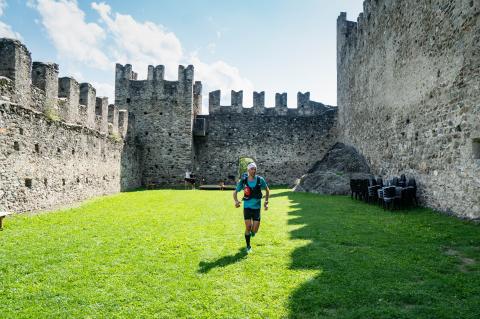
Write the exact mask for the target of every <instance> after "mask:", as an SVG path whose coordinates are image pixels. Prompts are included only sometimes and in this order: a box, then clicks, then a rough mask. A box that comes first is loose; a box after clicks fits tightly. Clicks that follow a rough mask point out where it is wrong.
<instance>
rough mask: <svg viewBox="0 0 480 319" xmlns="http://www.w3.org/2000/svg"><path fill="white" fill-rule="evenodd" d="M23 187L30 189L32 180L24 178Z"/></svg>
mask: <svg viewBox="0 0 480 319" xmlns="http://www.w3.org/2000/svg"><path fill="white" fill-rule="evenodd" d="M25 187H28V188H32V179H31V178H25Z"/></svg>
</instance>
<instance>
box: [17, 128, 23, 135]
mask: <svg viewBox="0 0 480 319" xmlns="http://www.w3.org/2000/svg"><path fill="white" fill-rule="evenodd" d="M18 132H19V133H20V135H23V128H21V127H20V128H19V129H18Z"/></svg>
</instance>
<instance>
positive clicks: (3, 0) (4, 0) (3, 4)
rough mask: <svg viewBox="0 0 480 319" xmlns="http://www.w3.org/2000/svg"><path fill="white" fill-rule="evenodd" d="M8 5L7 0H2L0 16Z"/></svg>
mask: <svg viewBox="0 0 480 319" xmlns="http://www.w3.org/2000/svg"><path fill="white" fill-rule="evenodd" d="M6 6H7V0H0V16H2V15H3V10H5V7H6Z"/></svg>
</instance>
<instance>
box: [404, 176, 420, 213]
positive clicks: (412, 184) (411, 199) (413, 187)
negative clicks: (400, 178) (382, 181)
mask: <svg viewBox="0 0 480 319" xmlns="http://www.w3.org/2000/svg"><path fill="white" fill-rule="evenodd" d="M405 190H406V195H405V203H406V204H409V205H414V206H417V205H418V200H417V182H416V181H415V178H409V179H408V182H407V187H405Z"/></svg>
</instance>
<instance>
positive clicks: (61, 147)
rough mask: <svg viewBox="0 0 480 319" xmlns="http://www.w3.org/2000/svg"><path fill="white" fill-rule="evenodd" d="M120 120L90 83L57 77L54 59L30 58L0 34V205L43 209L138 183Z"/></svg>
mask: <svg viewBox="0 0 480 319" xmlns="http://www.w3.org/2000/svg"><path fill="white" fill-rule="evenodd" d="M127 126H128V114H127V112H126V111H124V110H122V111H119V110H118V108H117V107H116V106H114V105H110V107H109V105H108V99H107V98H98V97H96V92H95V89H94V88H93V87H92V86H91V85H90V84H88V83H81V84H79V83H78V82H77V81H75V79H73V78H60V79H59V78H58V66H57V65H56V64H53V63H41V62H33V64H32V62H31V58H30V52H29V51H28V50H27V48H26V47H25V46H24V45H23V44H21V43H20V42H19V41H16V40H11V39H0V210H7V211H16V212H22V211H36V210H41V209H49V208H53V207H57V206H61V205H69V204H72V203H75V202H77V201H79V200H83V199H87V198H91V197H94V196H99V195H103V194H111V193H115V192H118V191H120V189H121V187H122V188H123V189H129V188H134V187H138V186H139V184H138V185H137V179H136V177H135V176H134V175H133V174H135V172H136V171H135V169H133V168H134V167H136V166H137V164H136V163H135V162H134V161H130V162H121V155H122V152H124V140H123V138H124V137H126V134H127ZM130 134H134V133H133V132H130ZM125 141H131V139H125ZM129 147H130V148H134V146H132V145H129ZM134 159H135V158H134V157H132V160H134ZM125 171H128V172H129V174H125Z"/></svg>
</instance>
